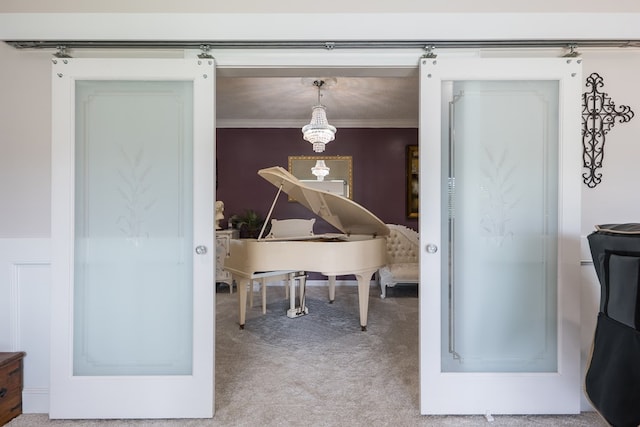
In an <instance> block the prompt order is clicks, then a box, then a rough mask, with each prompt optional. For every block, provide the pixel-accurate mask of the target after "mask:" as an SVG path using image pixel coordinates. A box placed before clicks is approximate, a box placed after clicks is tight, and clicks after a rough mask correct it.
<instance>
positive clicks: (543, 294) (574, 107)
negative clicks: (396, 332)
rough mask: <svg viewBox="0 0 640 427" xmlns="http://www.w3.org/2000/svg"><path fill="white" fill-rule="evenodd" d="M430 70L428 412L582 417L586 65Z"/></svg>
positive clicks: (472, 65) (478, 63)
mask: <svg viewBox="0 0 640 427" xmlns="http://www.w3.org/2000/svg"><path fill="white" fill-rule="evenodd" d="M421 72H422V77H421V78H422V79H423V80H422V82H423V83H424V86H423V88H424V89H425V91H424V92H423V93H422V96H423V98H422V99H423V100H424V102H425V104H424V105H427V104H428V105H430V108H431V110H430V114H429V113H425V116H424V117H423V120H424V122H423V123H424V125H425V126H430V129H428V130H426V131H425V138H422V139H421V141H420V143H421V149H420V154H421V156H422V155H423V153H424V154H425V156H426V157H429V159H427V158H425V159H422V158H421V165H423V164H424V166H425V167H421V180H422V179H423V177H424V181H425V182H423V183H422V185H423V186H424V187H423V188H425V192H424V193H425V194H426V200H425V201H426V203H425V205H424V207H423V206H421V209H420V212H421V215H422V213H423V212H427V214H428V216H430V218H424V219H423V218H421V219H420V221H421V238H422V239H423V241H424V242H425V243H424V245H425V247H427V245H432V246H430V247H431V248H432V250H431V251H428V252H427V255H426V256H425V257H424V259H425V261H426V263H425V264H427V265H423V266H422V268H423V271H422V276H421V277H422V280H421V283H427V284H429V286H426V287H424V288H421V291H423V290H424V291H425V292H424V293H422V294H421V297H422V299H421V304H423V310H422V312H423V313H425V316H424V318H425V323H424V332H423V333H422V335H421V346H423V347H422V348H423V349H424V352H425V353H426V356H425V357H424V358H423V359H422V363H423V365H422V367H423V370H422V372H423V377H422V380H423V383H422V392H423V394H422V396H421V404H422V411H423V412H424V413H449V414H487V413H488V414H501V413H502V414H505V413H507V414H517V413H525V414H527V413H575V412H578V411H579V409H580V408H579V402H580V393H581V389H580V375H579V374H580V372H579V368H580V358H579V352H578V348H579V346H578V342H579V330H578V329H577V328H576V327H575V325H576V324H577V323H578V322H577V319H578V318H579V305H578V304H577V301H578V300H579V293H578V288H577V281H576V280H577V269H578V266H579V246H578V242H579V239H578V236H579V234H578V233H579V228H578V225H579V196H577V195H579V193H580V180H579V178H580V167H579V160H580V151H579V148H580V145H579V135H580V132H579V130H578V129H579V128H578V126H579V117H580V115H579V112H580V109H579V99H580V92H579V91H580V77H579V76H580V67H579V65H578V64H576V63H575V62H574V61H571V60H569V62H568V63H567V61H566V60H559V59H539V60H518V59H509V60H503V59H500V60H498V59H496V60H491V59H487V60H466V61H455V60H451V61H447V60H439V61H437V63H431V62H430V61H428V60H427V61H426V64H423V68H422V71H421ZM436 118H437V121H436V123H438V126H437V129H433V128H434V127H436V126H434V124H433V123H434V119H436ZM428 123H430V125H429V124H428ZM421 126H422V124H421ZM427 135H428V136H427ZM433 158H435V159H437V164H436V160H434V159H433ZM426 163H429V164H428V165H427V164H426ZM422 172H425V173H424V174H422ZM422 194H423V193H422V192H421V195H422ZM435 211H437V214H436V215H434V216H433V217H431V214H432V213H434V212H435ZM434 247H437V251H433V248H434ZM425 267H427V268H425ZM425 294H426V295H425ZM427 319H428V320H427ZM435 349H437V350H435Z"/></svg>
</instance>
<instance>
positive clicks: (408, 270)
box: [378, 224, 420, 298]
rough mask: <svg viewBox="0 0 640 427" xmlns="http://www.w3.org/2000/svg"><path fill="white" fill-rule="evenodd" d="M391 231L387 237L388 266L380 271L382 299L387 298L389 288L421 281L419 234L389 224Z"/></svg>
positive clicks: (400, 226)
mask: <svg viewBox="0 0 640 427" xmlns="http://www.w3.org/2000/svg"><path fill="white" fill-rule="evenodd" d="M387 226H388V227H389V230H390V231H391V232H390V233H389V235H388V236H387V265H385V266H384V267H382V268H380V269H379V270H378V280H379V283H380V290H381V291H382V293H381V294H380V297H381V298H385V297H386V296H387V286H389V287H393V286H395V285H396V284H397V283H416V284H418V283H419V281H420V261H419V257H418V253H419V252H418V248H419V246H420V239H419V236H418V232H416V231H415V230H412V229H410V228H408V227H405V226H404V225H397V224H387Z"/></svg>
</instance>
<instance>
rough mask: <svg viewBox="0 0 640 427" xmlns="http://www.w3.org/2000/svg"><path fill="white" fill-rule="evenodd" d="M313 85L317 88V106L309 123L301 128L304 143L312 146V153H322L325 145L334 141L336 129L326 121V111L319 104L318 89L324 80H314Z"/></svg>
mask: <svg viewBox="0 0 640 427" xmlns="http://www.w3.org/2000/svg"><path fill="white" fill-rule="evenodd" d="M313 85H314V86H316V87H317V88H318V104H317V105H315V106H314V107H313V110H312V112H311V122H310V123H309V124H308V125H306V126H304V127H303V128H302V134H303V135H304V139H305V141H309V142H310V143H311V144H313V151H315V152H316V153H322V152H323V151H324V148H325V145H326V144H327V143H328V142H331V141H333V140H334V139H335V134H336V128H335V126H331V125H330V124H329V122H328V121H327V110H326V108H325V106H324V105H322V104H321V103H320V88H321V87H322V85H324V80H315V81H314V82H313Z"/></svg>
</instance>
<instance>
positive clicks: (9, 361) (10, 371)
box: [0, 351, 25, 426]
mask: <svg viewBox="0 0 640 427" xmlns="http://www.w3.org/2000/svg"><path fill="white" fill-rule="evenodd" d="M24 356H25V353H24V352H22V351H19V352H15V353H2V352H0V426H1V425H4V424H6V423H8V422H9V421H11V420H12V419H13V418H15V417H17V416H18V415H20V414H22V378H23V375H22V367H23V363H22V359H23V358H24Z"/></svg>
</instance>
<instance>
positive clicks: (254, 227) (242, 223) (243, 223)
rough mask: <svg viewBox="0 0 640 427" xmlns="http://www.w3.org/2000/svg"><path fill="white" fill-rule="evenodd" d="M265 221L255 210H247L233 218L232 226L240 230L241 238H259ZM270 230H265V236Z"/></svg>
mask: <svg viewBox="0 0 640 427" xmlns="http://www.w3.org/2000/svg"><path fill="white" fill-rule="evenodd" d="M264 221H265V219H264V218H263V217H262V215H260V214H259V213H258V212H256V211H254V210H253V209H246V210H245V211H244V213H242V214H235V215H233V216H231V225H232V226H233V228H235V229H237V230H239V232H240V238H252V239H256V238H258V235H259V234H260V230H262V226H263V225H264ZM267 232H268V230H265V234H266V233H267Z"/></svg>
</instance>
